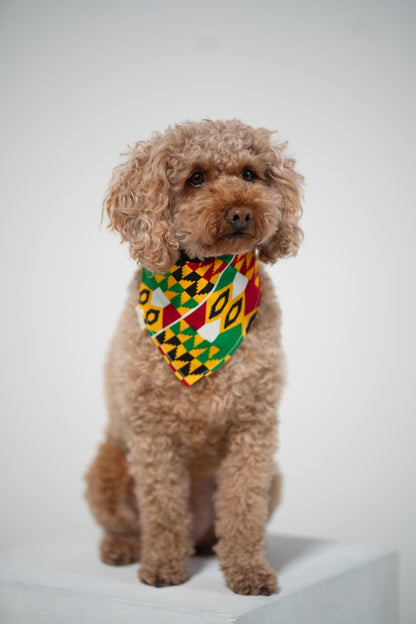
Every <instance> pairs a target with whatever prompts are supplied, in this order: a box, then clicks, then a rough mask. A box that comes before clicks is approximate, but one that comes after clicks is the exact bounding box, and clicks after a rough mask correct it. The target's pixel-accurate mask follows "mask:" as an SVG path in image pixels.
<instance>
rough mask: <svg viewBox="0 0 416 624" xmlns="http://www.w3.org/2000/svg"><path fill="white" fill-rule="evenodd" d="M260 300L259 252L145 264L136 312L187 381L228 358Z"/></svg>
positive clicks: (246, 328) (208, 371) (181, 379)
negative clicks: (164, 266)
mask: <svg viewBox="0 0 416 624" xmlns="http://www.w3.org/2000/svg"><path fill="white" fill-rule="evenodd" d="M260 299H261V283H260V275H259V270H258V266H257V260H256V256H255V254H251V253H249V254H243V255H235V256H232V255H229V256H220V257H218V258H211V259H210V260H205V261H203V262H190V261H188V262H187V261H179V262H178V263H177V264H175V265H174V266H173V267H172V269H171V270H170V271H169V273H165V274H164V275H159V274H157V273H151V272H150V271H148V270H147V269H145V268H143V269H142V279H141V284H140V294H139V303H138V314H140V315H141V316H142V318H143V321H144V324H145V326H146V329H147V331H148V332H149V334H150V336H151V338H152V340H153V342H154V343H155V345H156V346H157V347H158V348H159V350H160V351H161V353H162V355H163V357H164V358H165V360H166V362H167V363H168V364H169V366H170V367H171V368H172V370H173V371H174V373H175V375H176V376H177V378H178V379H179V380H180V381H182V382H183V383H184V384H185V385H186V386H191V385H192V384H194V383H195V382H197V381H199V380H200V379H202V377H205V376H207V375H210V374H211V373H213V372H214V371H215V370H216V369H217V368H218V367H219V366H221V365H222V364H224V363H225V362H226V361H227V360H229V359H230V357H231V356H232V354H233V353H234V352H235V350H236V349H237V347H238V346H239V345H240V344H241V342H242V341H243V339H244V338H245V336H246V335H247V332H248V330H249V328H250V324H251V322H252V321H253V319H254V317H255V315H256V312H257V310H258V309H259V305H260Z"/></svg>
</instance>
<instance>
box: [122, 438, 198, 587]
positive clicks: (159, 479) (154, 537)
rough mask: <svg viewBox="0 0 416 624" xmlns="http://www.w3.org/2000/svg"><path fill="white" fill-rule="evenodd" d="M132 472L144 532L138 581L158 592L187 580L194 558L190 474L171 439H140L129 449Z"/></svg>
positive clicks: (141, 526)
mask: <svg viewBox="0 0 416 624" xmlns="http://www.w3.org/2000/svg"><path fill="white" fill-rule="evenodd" d="M129 460H130V466H131V467H130V470H131V473H132V475H133V476H134V478H135V481H136V496H137V501H138V506H139V513H140V528H141V532H142V553H141V563H140V569H139V578H140V580H141V581H143V583H147V584H148V585H154V586H156V587H165V586H167V585H179V584H180V583H183V582H184V581H186V579H187V561H188V557H189V555H190V554H191V553H192V546H191V537H190V536H191V518H190V511H189V487H190V486H189V481H190V479H189V474H188V470H187V467H186V464H185V461H184V459H183V458H182V457H181V453H180V449H178V448H177V447H175V444H174V443H173V441H172V440H171V439H170V438H169V437H168V436H160V435H157V436H155V437H152V436H138V437H137V438H136V439H135V440H134V441H133V443H132V444H131V446H130V455H129Z"/></svg>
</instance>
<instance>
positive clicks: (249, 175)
mask: <svg viewBox="0 0 416 624" xmlns="http://www.w3.org/2000/svg"><path fill="white" fill-rule="evenodd" d="M241 175H242V176H243V180H245V181H246V182H253V181H254V180H255V179H256V177H257V176H256V174H255V173H254V171H253V170H252V169H243V173H242V174H241Z"/></svg>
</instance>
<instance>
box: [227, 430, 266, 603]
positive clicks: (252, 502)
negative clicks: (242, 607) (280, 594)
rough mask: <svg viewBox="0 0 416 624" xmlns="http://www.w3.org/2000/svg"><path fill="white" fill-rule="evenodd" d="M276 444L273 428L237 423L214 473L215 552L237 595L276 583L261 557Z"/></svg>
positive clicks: (260, 590)
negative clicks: (226, 450) (215, 490)
mask: <svg viewBox="0 0 416 624" xmlns="http://www.w3.org/2000/svg"><path fill="white" fill-rule="evenodd" d="M274 446H275V445H274V431H265V428H264V427H263V428H262V427H259V426H251V427H250V426H247V427H243V428H241V427H238V429H237V428H235V430H232V431H231V432H230V440H229V449H228V453H227V455H226V457H225V459H224V460H223V462H222V465H221V468H220V471H219V474H218V489H217V494H216V514H217V523H216V534H217V536H218V538H219V541H218V544H217V546H216V551H217V553H218V557H219V560H220V564H221V569H222V570H223V572H224V576H225V579H226V581H227V583H228V585H229V587H230V588H231V589H232V590H233V591H235V592H236V593H238V594H257V595H258V594H263V595H269V594H271V593H272V592H275V591H276V590H277V588H278V584H277V579H276V575H275V573H274V571H273V570H272V569H271V568H270V566H269V565H268V563H267V561H266V558H265V528H266V522H267V517H268V506H269V491H270V483H271V478H272V474H273V453H274Z"/></svg>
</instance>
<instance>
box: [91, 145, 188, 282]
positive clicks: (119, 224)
mask: <svg viewBox="0 0 416 624" xmlns="http://www.w3.org/2000/svg"><path fill="white" fill-rule="evenodd" d="M160 138H161V137H160V135H157V134H155V136H154V138H153V139H152V140H151V141H141V142H138V143H136V145H135V146H134V147H133V148H132V149H131V150H130V152H129V153H128V154H125V156H127V160H126V161H125V162H124V163H122V164H121V165H119V166H118V167H116V168H115V169H114V172H113V178H112V180H111V183H110V188H109V191H108V194H107V197H106V198H105V200H104V204H103V212H104V211H106V212H107V214H108V216H109V218H110V224H109V226H108V227H109V228H111V229H112V230H116V231H117V232H119V233H120V234H121V238H122V240H123V241H126V242H128V243H129V246H130V255H131V257H132V258H134V259H135V260H137V261H138V262H140V263H141V264H142V265H143V266H145V267H146V268H147V269H149V270H150V271H152V272H154V273H162V274H163V273H166V272H167V271H168V270H169V269H170V267H171V266H172V265H173V264H175V262H176V261H177V260H178V258H179V244H178V242H177V241H176V239H175V237H174V232H173V222H172V213H171V207H170V197H169V183H168V180H167V177H166V154H165V150H164V147H163V145H162V144H161V141H160Z"/></svg>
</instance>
